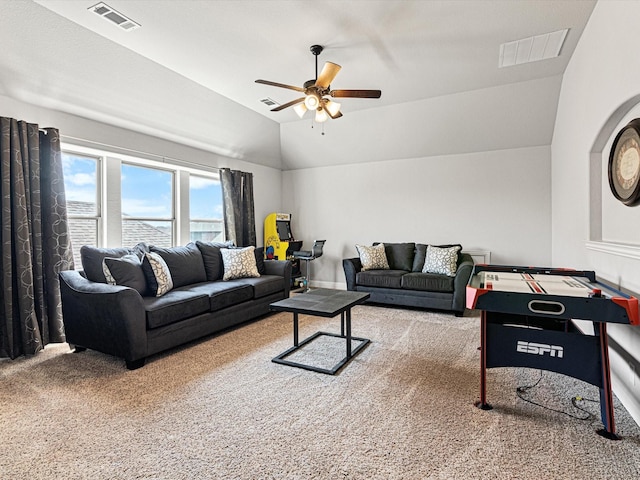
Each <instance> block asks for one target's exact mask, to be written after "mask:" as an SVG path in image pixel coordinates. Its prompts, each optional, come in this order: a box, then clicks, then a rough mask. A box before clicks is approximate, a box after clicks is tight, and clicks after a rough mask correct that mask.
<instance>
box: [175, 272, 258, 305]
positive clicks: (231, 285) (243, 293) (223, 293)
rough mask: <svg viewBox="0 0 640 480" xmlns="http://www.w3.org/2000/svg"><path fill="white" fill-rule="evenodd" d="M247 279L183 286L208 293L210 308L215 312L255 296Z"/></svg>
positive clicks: (200, 292) (196, 291)
mask: <svg viewBox="0 0 640 480" xmlns="http://www.w3.org/2000/svg"><path fill="white" fill-rule="evenodd" d="M246 280H247V279H241V280H229V281H227V282H222V281H217V282H204V283H198V284H195V285H190V286H189V287H183V289H188V290H189V291H190V292H192V293H198V294H203V295H206V296H207V298H208V301H209V310H211V311H212V312H215V311H217V310H222V309H223V308H227V307H231V306H233V305H237V304H239V303H243V302H247V301H249V300H251V299H252V298H253V287H252V286H251V285H250V284H249V283H246ZM243 282H245V283H243Z"/></svg>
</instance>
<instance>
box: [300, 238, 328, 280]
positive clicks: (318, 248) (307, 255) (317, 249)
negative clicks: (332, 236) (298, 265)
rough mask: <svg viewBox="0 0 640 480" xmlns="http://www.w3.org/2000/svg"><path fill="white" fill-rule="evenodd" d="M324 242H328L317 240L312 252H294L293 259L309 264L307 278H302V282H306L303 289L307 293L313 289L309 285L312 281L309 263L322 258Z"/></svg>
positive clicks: (306, 272) (306, 271)
mask: <svg viewBox="0 0 640 480" xmlns="http://www.w3.org/2000/svg"><path fill="white" fill-rule="evenodd" d="M324 242H326V240H315V241H314V242H313V248H312V249H311V251H309V250H300V251H298V252H293V258H297V259H299V260H304V261H305V262H307V268H306V269H305V276H304V277H302V281H303V282H304V283H303V288H304V289H305V292H308V291H310V290H311V288H309V283H310V281H311V270H310V268H311V266H310V265H309V262H310V261H311V260H315V259H316V258H319V257H321V256H322V248H323V247H324Z"/></svg>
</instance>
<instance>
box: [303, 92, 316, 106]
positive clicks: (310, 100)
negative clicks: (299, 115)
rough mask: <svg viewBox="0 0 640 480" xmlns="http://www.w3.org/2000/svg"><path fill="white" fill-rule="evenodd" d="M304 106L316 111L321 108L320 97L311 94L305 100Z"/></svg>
mask: <svg viewBox="0 0 640 480" xmlns="http://www.w3.org/2000/svg"><path fill="white" fill-rule="evenodd" d="M304 106H305V107H307V110H315V109H316V108H318V107H319V106H320V97H319V96H318V95H317V94H315V93H310V94H308V95H307V97H306V98H305V99H304Z"/></svg>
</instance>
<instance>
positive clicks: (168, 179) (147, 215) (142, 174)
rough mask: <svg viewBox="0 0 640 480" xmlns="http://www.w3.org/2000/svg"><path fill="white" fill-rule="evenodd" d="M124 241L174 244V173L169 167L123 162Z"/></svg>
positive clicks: (167, 245)
mask: <svg viewBox="0 0 640 480" xmlns="http://www.w3.org/2000/svg"><path fill="white" fill-rule="evenodd" d="M120 178H121V195H122V200H121V205H122V244H123V245H135V244H136V243H138V242H146V243H149V244H152V245H157V246H159V247H170V246H172V245H173V237H174V234H173V232H174V221H175V218H174V214H173V212H174V208H173V205H174V200H173V199H174V196H173V191H174V188H173V185H174V174H173V172H170V171H167V170H160V169H157V168H149V167H140V166H137V165H131V164H128V163H123V164H122V172H121V176H120Z"/></svg>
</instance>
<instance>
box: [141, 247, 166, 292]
mask: <svg viewBox="0 0 640 480" xmlns="http://www.w3.org/2000/svg"><path fill="white" fill-rule="evenodd" d="M142 271H143V272H144V276H145V278H146V279H147V286H148V287H149V290H148V291H149V294H150V295H152V296H154V297H161V296H162V295H164V294H165V293H167V292H168V291H169V290H171V289H172V288H173V281H172V280H171V272H170V271H169V267H167V264H166V263H165V261H164V260H163V259H162V257H161V256H160V255H158V254H157V253H153V252H149V253H145V254H144V258H143V259H142Z"/></svg>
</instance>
